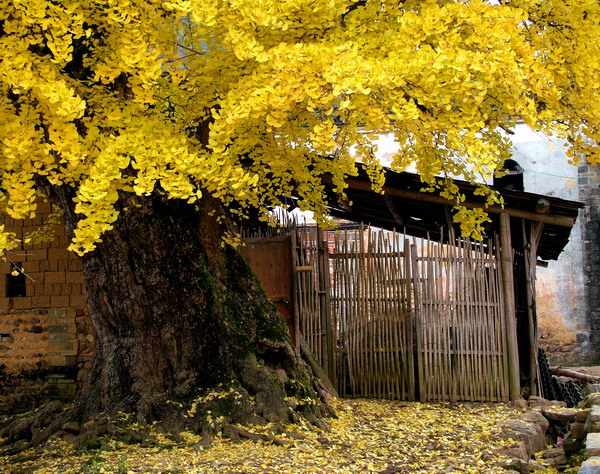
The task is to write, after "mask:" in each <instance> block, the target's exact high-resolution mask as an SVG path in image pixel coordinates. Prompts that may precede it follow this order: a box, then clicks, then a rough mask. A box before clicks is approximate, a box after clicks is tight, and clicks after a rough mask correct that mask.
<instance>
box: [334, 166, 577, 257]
mask: <svg viewBox="0 0 600 474" xmlns="http://www.w3.org/2000/svg"><path fill="white" fill-rule="evenodd" d="M358 169H359V173H358V176H353V177H349V178H347V184H348V188H347V189H346V195H347V198H348V199H347V202H344V201H342V200H341V199H339V197H338V196H336V195H335V194H334V193H333V192H331V194H330V196H331V198H330V201H329V202H330V212H331V215H332V216H334V217H338V218H342V219H347V220H351V221H355V222H364V223H368V224H371V225H373V226H377V227H381V228H384V229H390V230H392V229H397V230H400V229H405V232H406V233H407V234H408V235H414V236H417V237H424V236H426V235H427V234H429V235H430V236H432V237H436V238H439V236H440V229H441V227H446V228H447V227H449V226H450V225H454V224H453V223H452V207H453V205H454V203H453V202H451V201H448V200H447V199H445V198H443V197H441V196H439V195H437V194H432V193H423V192H420V189H422V188H423V186H424V185H423V183H422V182H421V180H420V177H419V175H417V174H414V173H408V172H402V173H398V172H395V171H392V170H391V169H389V168H385V176H386V181H385V183H386V184H385V186H384V194H380V193H377V192H375V191H373V190H372V188H371V180H370V179H369V177H368V175H367V172H366V170H365V167H364V165H361V164H358ZM454 183H455V184H456V185H457V186H458V188H459V189H460V191H461V192H462V193H464V194H465V196H466V200H465V203H464V204H465V205H466V206H467V207H484V202H483V198H482V197H481V196H477V195H475V194H474V191H475V189H476V186H475V185H472V184H470V183H468V182H466V181H461V180H454ZM492 189H495V190H497V191H499V192H500V194H501V195H502V197H503V198H504V208H502V207H500V206H492V207H489V208H487V211H488V212H489V215H490V218H491V222H490V223H487V224H486V234H487V235H489V236H491V235H493V234H494V233H495V232H496V233H497V232H498V229H499V219H498V214H499V213H500V212H503V211H505V212H507V213H508V214H509V215H510V216H511V217H514V218H523V219H527V220H530V221H538V222H544V228H543V232H542V237H541V240H540V243H539V246H538V257H539V258H540V259H542V260H556V259H557V258H558V256H559V255H560V253H561V252H562V250H563V249H564V247H565V245H566V244H567V243H568V241H569V237H570V234H571V229H572V227H573V225H574V224H575V220H576V219H577V215H578V213H579V209H581V208H582V207H583V204H582V203H580V202H576V201H567V200H565V199H559V198H556V197H552V196H545V195H541V194H534V193H527V192H522V191H510V190H506V189H500V188H497V187H492ZM330 191H331V190H330ZM541 200H545V201H547V203H546V202H543V201H541ZM540 204H549V206H540ZM540 207H545V209H543V210H541V209H540ZM519 228H520V226H519Z"/></svg>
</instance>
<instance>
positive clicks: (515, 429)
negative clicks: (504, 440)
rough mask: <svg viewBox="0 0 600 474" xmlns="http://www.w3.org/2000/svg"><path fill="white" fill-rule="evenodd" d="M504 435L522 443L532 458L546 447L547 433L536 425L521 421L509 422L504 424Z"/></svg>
mask: <svg viewBox="0 0 600 474" xmlns="http://www.w3.org/2000/svg"><path fill="white" fill-rule="evenodd" d="M502 426H503V430H502V431H503V435H504V436H506V437H511V438H514V439H516V440H519V441H522V442H523V443H524V445H525V446H526V448H527V454H528V456H530V457H531V455H532V454H533V453H537V452H538V451H541V450H542V449H544V448H545V447H546V436H545V435H546V433H545V432H544V431H543V430H542V428H541V427H540V426H539V425H537V424H534V423H529V422H526V421H520V420H509V421H506V422H504V423H502Z"/></svg>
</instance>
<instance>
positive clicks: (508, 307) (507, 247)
mask: <svg viewBox="0 0 600 474" xmlns="http://www.w3.org/2000/svg"><path fill="white" fill-rule="evenodd" d="M500 259H501V270H502V293H503V297H504V315H505V318H506V342H507V344H506V345H507V358H508V383H509V396H510V399H511V400H517V399H518V398H521V381H520V377H519V345H518V343H517V319H516V317H517V311H516V304H515V289H514V275H513V268H514V263H513V248H512V242H511V236H510V216H509V215H508V213H506V212H504V213H502V214H500Z"/></svg>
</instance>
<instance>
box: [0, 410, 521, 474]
mask: <svg viewBox="0 0 600 474" xmlns="http://www.w3.org/2000/svg"><path fill="white" fill-rule="evenodd" d="M332 403H333V404H334V405H335V408H336V411H337V415H338V418H337V419H332V420H330V430H329V431H321V430H317V431H315V428H314V427H312V428H311V427H308V426H302V425H294V426H292V427H287V432H286V433H281V434H279V435H276V443H273V440H275V438H273V437H272V436H270V438H271V439H270V440H269V441H261V440H259V441H250V440H245V441H241V442H234V441H232V440H229V439H221V438H216V439H214V440H213V441H212V446H211V447H210V448H206V447H205V446H203V443H202V442H201V438H200V437H199V436H196V435H193V434H191V433H182V439H181V440H180V441H179V442H174V441H169V439H167V438H166V437H164V436H163V437H161V438H160V441H161V442H160V443H159V444H158V445H155V446H149V447H141V446H140V445H126V444H122V443H119V442H115V441H111V440H106V443H105V444H104V446H103V447H102V448H101V449H98V450H94V451H88V452H75V451H72V450H70V449H69V447H68V445H66V444H64V443H62V442H55V444H54V445H53V446H50V447H48V446H46V447H45V448H44V450H38V451H35V450H29V451H25V452H23V453H21V454H19V455H17V456H13V457H12V458H10V457H9V458H4V459H2V458H0V472H5V471H3V469H6V470H7V471H8V472H40V473H44V472H48V473H54V472H65V473H66V472H73V473H75V472H77V473H80V472H81V473H87V472H89V473H98V472H118V473H127V472H160V473H164V472H171V473H173V472H218V473H235V472H243V473H253V472H260V473H337V472H343V473H353V472H386V473H396V472H397V473H419V472H424V473H441V472H469V473H480V472H502V469H500V468H498V467H496V464H497V462H498V461H499V460H501V458H502V456H501V454H499V453H498V451H499V450H500V449H501V448H502V447H504V446H508V445H510V444H511V443H513V442H514V441H512V440H511V439H510V438H508V439H503V438H502V437H501V436H500V427H499V426H498V425H497V423H498V422H499V421H502V420H506V419H507V418H508V417H509V416H510V415H512V414H514V413H515V412H516V410H515V409H514V408H512V407H510V406H507V405H502V404H496V405H492V404H489V405H488V404H469V405H467V404H425V403H416V402H393V401H382V400H352V401H347V400H346V401H341V400H336V401H333V402H332ZM269 428H270V427H269V426H261V427H246V429H248V430H250V431H254V432H256V433H257V434H259V435H260V434H261V433H268V432H269ZM272 432H273V430H271V431H270V433H272ZM159 436H160V435H159ZM265 439H267V438H266V437H265ZM2 465H4V467H2Z"/></svg>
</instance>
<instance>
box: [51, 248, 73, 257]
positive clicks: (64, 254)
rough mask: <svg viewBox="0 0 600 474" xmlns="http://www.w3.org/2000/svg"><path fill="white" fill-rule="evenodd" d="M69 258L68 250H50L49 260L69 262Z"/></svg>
mask: <svg viewBox="0 0 600 474" xmlns="http://www.w3.org/2000/svg"><path fill="white" fill-rule="evenodd" d="M68 258H69V256H68V253H67V249H66V248H51V249H49V250H48V259H49V260H67V259H68Z"/></svg>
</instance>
